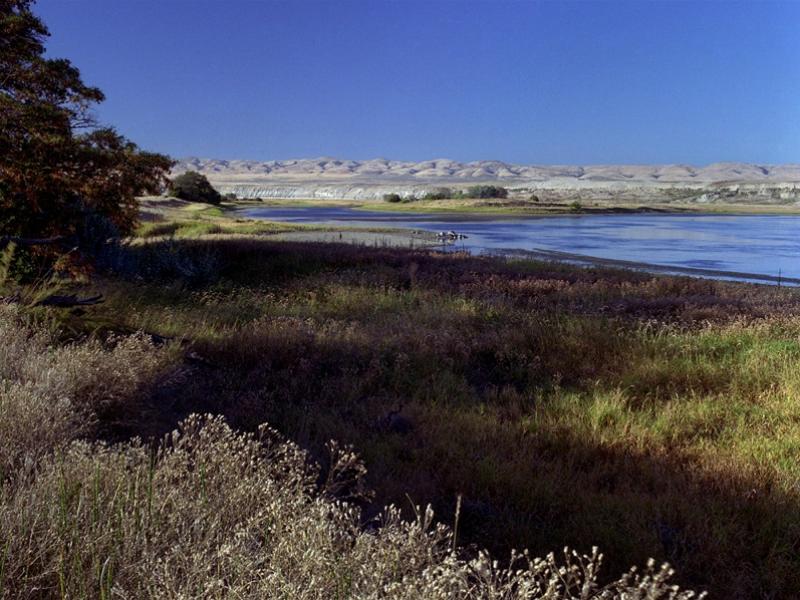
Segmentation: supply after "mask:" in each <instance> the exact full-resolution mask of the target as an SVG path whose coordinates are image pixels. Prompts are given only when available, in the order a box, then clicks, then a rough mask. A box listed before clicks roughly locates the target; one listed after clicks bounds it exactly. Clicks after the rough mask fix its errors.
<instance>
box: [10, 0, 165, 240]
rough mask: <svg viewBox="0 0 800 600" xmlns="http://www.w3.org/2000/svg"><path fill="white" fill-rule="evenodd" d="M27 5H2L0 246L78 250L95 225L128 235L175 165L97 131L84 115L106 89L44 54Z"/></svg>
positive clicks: (22, 1)
mask: <svg viewBox="0 0 800 600" xmlns="http://www.w3.org/2000/svg"><path fill="white" fill-rule="evenodd" d="M32 4H33V0H0V242H1V241H2V238H5V239H6V240H8V239H11V238H15V239H22V240H25V239H31V238H36V239H56V240H58V239H63V240H65V241H67V242H68V243H69V244H70V246H75V245H77V246H79V247H80V246H81V244H82V237H83V236H84V235H85V234H86V231H87V222H90V221H91V222H94V223H96V222H97V220H98V219H99V220H102V221H104V222H105V223H106V224H107V225H108V227H107V228H106V230H107V231H109V230H112V229H113V230H115V231H116V232H118V233H119V234H127V233H129V232H131V231H132V229H133V227H134V226H135V224H136V221H137V217H138V206H137V204H136V196H137V195H140V194H142V193H155V192H158V191H160V190H161V189H163V185H164V183H165V182H166V175H167V173H168V171H169V169H170V167H171V166H172V161H171V160H170V159H169V158H168V157H166V156H164V155H161V154H155V153H150V152H144V151H142V150H140V149H139V148H138V147H137V146H136V144H134V143H133V142H131V141H129V140H127V139H126V138H124V137H123V136H121V135H119V134H118V133H117V132H116V131H115V130H114V129H113V128H111V127H101V126H99V125H98V123H97V121H96V120H95V118H94V117H93V115H92V112H91V109H92V108H93V106H94V105H95V104H97V103H99V102H102V101H103V99H104V96H103V93H102V92H101V91H100V90H99V89H98V88H96V87H90V86H87V85H86V84H85V83H84V82H83V80H82V79H81V75H80V72H79V71H78V69H77V68H76V67H74V66H73V65H72V64H71V63H70V61H69V60H66V59H51V58H45V57H44V52H45V48H44V41H45V39H46V38H47V37H48V36H49V31H48V30H47V27H46V26H45V25H44V23H42V21H41V20H40V19H39V18H38V17H37V16H36V15H34V14H33V13H32V12H31V6H32ZM0 245H2V244H0ZM50 248H52V247H50ZM36 251H37V252H39V253H40V254H48V253H52V252H53V250H52V249H48V248H47V247H43V246H37V250H36Z"/></svg>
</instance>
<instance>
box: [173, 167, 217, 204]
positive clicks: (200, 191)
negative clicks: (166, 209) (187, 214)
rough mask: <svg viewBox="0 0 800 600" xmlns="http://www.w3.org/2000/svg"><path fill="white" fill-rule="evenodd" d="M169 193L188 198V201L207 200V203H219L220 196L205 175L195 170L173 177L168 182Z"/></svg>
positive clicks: (184, 198)
mask: <svg viewBox="0 0 800 600" xmlns="http://www.w3.org/2000/svg"><path fill="white" fill-rule="evenodd" d="M169 194H170V195H171V196H175V197H176V198H180V199H181V200H189V201H190V202H207V203H208V204H219V203H220V202H222V196H220V194H219V192H218V191H217V190H215V189H214V188H213V187H211V184H210V183H209V182H208V179H206V176H205V175H201V174H200V173H198V172H197V171H186V173H182V174H180V175H178V176H177V177H175V178H173V179H172V181H171V182H170V184H169Z"/></svg>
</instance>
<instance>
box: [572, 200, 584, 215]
mask: <svg viewBox="0 0 800 600" xmlns="http://www.w3.org/2000/svg"><path fill="white" fill-rule="evenodd" d="M569 210H570V211H571V212H581V211H582V210H583V204H581V203H580V202H579V201H578V200H573V201H572V202H570V204H569Z"/></svg>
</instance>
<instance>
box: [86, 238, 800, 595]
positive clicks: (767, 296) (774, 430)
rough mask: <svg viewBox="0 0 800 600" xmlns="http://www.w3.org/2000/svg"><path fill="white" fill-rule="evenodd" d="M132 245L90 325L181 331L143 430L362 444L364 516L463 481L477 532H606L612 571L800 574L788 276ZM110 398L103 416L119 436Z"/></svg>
mask: <svg viewBox="0 0 800 600" xmlns="http://www.w3.org/2000/svg"><path fill="white" fill-rule="evenodd" d="M131 252H133V253H139V254H138V256H135V257H134V258H132V259H131V264H132V265H134V267H133V268H131V269H129V270H128V271H127V272H123V273H122V275H123V276H124V277H125V278H126V279H125V280H121V279H119V278H115V279H109V280H106V281H105V282H97V283H96V284H95V285H94V289H96V290H97V291H103V292H104V293H105V294H106V296H107V297H108V302H107V304H106V305H105V306H102V307H100V308H98V309H96V310H95V311H93V312H92V313H91V314H89V315H86V316H85V317H83V318H82V321H83V323H84V325H83V326H84V328H85V329H86V330H92V329H94V328H97V329H98V330H100V331H104V332H108V331H109V330H111V331H113V330H115V329H117V330H120V331H132V330H140V329H143V330H146V331H149V332H152V333H158V334H160V335H164V336H174V337H175V338H176V342H175V343H174V344H172V346H171V347H174V348H173V349H169V348H168V349H167V351H166V352H167V354H169V352H173V354H172V355H170V356H171V358H170V359H169V360H171V361H173V363H172V367H173V368H172V369H168V370H167V371H166V372H168V373H169V377H165V376H164V375H163V374H162V375H159V376H158V377H159V378H160V379H159V380H160V382H161V385H159V386H158V387H156V388H153V387H152V386H148V385H144V384H143V385H140V386H139V388H138V389H139V390H141V393H138V394H137V395H136V400H135V404H134V405H135V406H136V407H137V409H136V413H137V414H138V419H131V418H126V419H125V421H126V423H127V429H125V432H124V433H136V432H138V433H140V434H143V435H151V434H154V433H166V432H168V431H170V430H171V429H173V428H174V427H175V425H176V423H177V422H178V421H179V420H180V419H181V418H185V417H186V416H187V415H189V414H190V413H193V412H213V413H221V414H224V415H225V416H226V418H227V420H228V422H229V423H231V425H232V426H234V427H235V428H236V430H240V431H253V432H255V431H257V430H258V427H259V426H260V424H261V423H263V422H265V421H267V422H270V423H271V424H272V425H273V426H275V427H276V428H277V429H279V430H280V431H281V432H282V433H283V434H285V435H287V436H288V437H289V438H290V439H291V440H293V442H294V443H297V444H299V445H300V446H301V447H302V448H304V449H306V450H307V451H309V452H310V453H311V456H313V458H314V460H316V461H318V462H320V463H322V464H323V472H328V470H329V469H330V460H329V459H328V455H327V452H326V450H325V445H326V443H327V441H328V440H330V439H338V440H341V441H342V442H344V443H348V444H352V445H353V446H354V447H355V448H356V451H357V452H358V453H359V454H360V455H361V456H362V457H363V458H364V461H365V464H366V466H367V467H368V470H369V472H368V475H367V481H368V483H369V485H370V487H371V488H372V489H374V490H375V499H374V500H373V501H371V502H369V501H366V500H364V499H363V498H362V497H361V496H360V495H359V498H362V499H361V500H360V501H359V503H358V505H359V506H361V507H362V508H363V515H362V516H363V519H364V520H367V521H368V520H369V519H372V518H374V517H376V516H377V515H379V514H380V511H381V507H383V506H384V505H386V504H392V503H394V504H397V505H398V506H403V507H404V508H403V512H404V516H405V517H406V518H410V519H412V521H413V520H414V519H416V518H417V516H416V515H415V514H414V512H413V510H411V509H410V508H405V507H407V506H408V505H409V503H408V501H407V499H406V494H409V495H410V496H411V497H412V498H413V499H414V501H416V502H421V503H423V504H424V503H427V502H431V503H432V504H433V506H434V508H435V510H436V513H437V515H439V516H440V517H441V518H442V519H443V520H444V521H445V522H447V523H453V522H454V520H455V515H454V507H455V506H456V498H457V497H458V496H459V495H462V497H463V503H462V508H461V511H460V515H459V542H460V543H463V544H466V545H467V547H468V548H469V547H470V545H474V546H475V547H486V546H488V547H490V549H491V550H492V552H493V553H494V555H495V556H500V557H506V556H508V552H509V550H510V548H512V547H517V548H522V547H527V548H530V550H531V552H532V553H534V554H536V555H546V554H547V553H548V552H549V551H551V550H552V549H554V548H560V547H562V546H564V545H569V546H571V547H576V548H579V549H581V550H583V551H584V552H586V553H591V550H590V549H591V546H592V545H594V544H597V545H598V546H600V547H602V548H603V549H604V550H605V551H606V553H607V555H608V565H607V568H606V569H604V572H605V573H606V574H607V575H608V574H610V573H618V572H621V571H624V570H625V569H626V568H627V566H628V565H630V564H642V563H644V562H645V561H646V560H647V559H648V557H650V556H653V557H655V558H656V560H657V561H658V562H661V561H669V562H670V563H672V564H673V565H675V566H676V568H677V571H678V581H679V582H681V583H682V584H684V585H687V586H690V587H695V588H698V589H703V588H708V589H710V590H712V591H713V592H714V593H715V594H716V595H718V596H720V597H725V598H748V597H761V596H763V597H774V598H779V597H791V595H792V593H793V590H796V589H798V587H800V580H798V575H797V574H798V572H800V561H798V559H797V557H796V552H795V548H796V545H797V540H798V539H800V538H798V533H799V532H798V530H797V525H796V524H797V523H798V522H800V498H798V491H797V488H796V482H797V481H798V477H800V469H798V467H797V465H798V462H797V456H798V454H797V453H798V448H800V425H798V422H797V419H796V416H795V414H796V409H797V406H798V401H800V376H798V375H797V373H798V372H799V371H798V370H797V368H796V367H797V361H798V358H800V318H798V316H799V315H800V297H798V294H797V293H795V292H794V291H793V290H788V289H781V290H778V289H775V288H763V287H759V286H750V285H742V284H728V283H722V282H709V281H700V280H691V279H686V278H670V277H652V276H649V275H644V274H634V273H626V272H621V271H603V270H582V269H574V268H569V267H561V266H554V265H544V264H536V263H524V262H503V261H497V260H488V259H478V258H473V257H466V256H458V255H449V256H441V255H435V254H427V253H423V252H404V251H395V250H386V249H364V248H350V247H342V246H332V245H315V244H281V243H270V242H269V241H264V240H230V239H220V240H217V241H203V242H193V241H184V242H180V243H178V242H175V241H171V242H152V243H149V244H145V245H142V246H137V247H134V248H132V249H131ZM159 254H161V256H160V257H159ZM198 264H200V268H199V269H198V267H197V265H198ZM137 265H147V270H146V280H147V281H146V282H143V281H141V280H139V279H137V276H136V270H137V268H138V267H137ZM198 271H202V272H203V277H201V278H198V277H195V276H194V275H193V273H196V272H198ZM182 273H183V275H182ZM187 273H188V275H186V274H187ZM91 337H92V336H90V338H91ZM179 340H180V341H182V343H183V344H184V347H183V354H184V357H185V358H184V359H183V360H182V361H181V360H179V358H178V357H177V355H176V353H177V347H178V346H179V344H178V341H179ZM90 343H98V344H99V342H90ZM75 348H77V346H75ZM103 351H104V352H108V351H109V350H106V349H104V350H103ZM133 362H136V361H135V360H134V361H133ZM176 373H177V375H176ZM126 394H127V392H126ZM123 396H125V394H122V395H121V396H120V399H121V398H122V397H123ZM116 404H119V402H116ZM122 404H125V402H124V401H123V402H122ZM398 409H399V410H400V412H399V415H400V417H402V418H403V419H404V421H403V422H405V423H407V424H408V425H409V426H408V427H405V426H403V427H399V428H397V427H395V426H394V425H393V423H394V421H392V418H394V417H392V416H391V415H392V414H393V411H396V410H398ZM115 414H116V411H112V412H109V413H106V414H105V415H104V416H101V417H96V418H97V419H98V427H97V428H96V430H95V431H96V432H97V431H99V432H100V433H101V435H104V436H105V437H111V438H112V439H119V438H120V437H122V435H123V431H122V428H120V427H116V428H115V427H107V426H106V425H105V423H106V421H107V420H108V419H113V417H114V415H115ZM131 416H132V415H131ZM109 432H110V433H109ZM126 448H127V447H125V448H120V449H114V450H113V451H112V450H104V451H103V452H107V453H111V454H112V455H114V456H117V454H115V453H117V452H122V453H123V454H125V453H127V452H130V451H132V450H128V449H126ZM86 452H89V450H86ZM92 452H94V450H93V451H92ZM137 452H138V450H137ZM120 460H121V459H120ZM209 460H210V459H209ZM115 485H116V484H115ZM120 485H121V484H120ZM176 485H178V484H176ZM181 485H182V484H181ZM123 487H124V486H123ZM121 489H123V488H121ZM181 489H183V488H181ZM187 494H188V496H187V497H189V498H193V496H192V495H191V493H189V492H187ZM309 494H310V495H311V497H314V498H317V497H318V495H316V494H317V493H316V492H309ZM345 495H346V494H345ZM350 510H355V509H354V508H352V507H351V508H350ZM356 529H358V528H356ZM358 530H359V531H360V529H358ZM204 535H205V534H204ZM304 535H309V536H310V535H312V534H310V533H309V534H304ZM353 535H362V534H361V533H358V534H356V533H354V534H353ZM312 537H313V536H312ZM444 545H445V546H447V543H445V544H444ZM323 546H324V545H323ZM387 551H388V550H387ZM332 552H333V551H332ZM343 552H344V550H342V549H341V548H338V547H337V549H336V551H335V552H334V555H337V553H338V554H342V553H343ZM99 555H102V552H100V553H99ZM438 556H442V555H438ZM470 556H472V557H474V556H477V553H476V552H475V551H473V550H469V551H468V553H467V555H464V556H462V558H461V560H464V561H467V562H462V563H458V564H460V565H461V566H460V567H458V568H459V569H463V568H466V567H464V565H465V564H468V558H469V557H470ZM87 560H88V559H87ZM97 560H98V561H99V562H100V564H102V563H103V562H104V561H105V558H102V559H100V558H98V559H97ZM187 560H188V559H187ZM198 560H199V559H198ZM208 560H209V563H208V564H212V563H213V564H217V563H215V562H214V560H216V559H208ZM248 560H249V559H248ZM254 560H255V559H254ZM342 560H343V561H345V564H347V563H346V561H347V559H346V558H344V557H343V558H342ZM415 560H416V559H415ZM420 560H421V559H420ZM441 560H442V564H444V563H446V562H447V561H449V560H451V559H450V558H441ZM453 560H454V559H453ZM80 562H81V564H83V562H85V561H84V560H83V559H81V561H80ZM89 562H91V561H89ZM198 564H200V563H199V562H198ZM426 564H427V563H426ZM438 564H439V563H437V565H438ZM192 568H194V567H192ZM248 568H249V567H248ZM186 569H187V570H189V571H191V568H189V567H186ZM436 569H439V567H438V566H437V567H436ZM323 571H324V569H323ZM459 572H460V571H459ZM226 573H229V572H228V571H226ZM474 576H475V575H474V573H473V575H470V576H469V577H474ZM225 577H226V579H225V581H234V580H236V577H234V575H226V576H225ZM318 577H322V575H319V576H318ZM448 577H449V576H448ZM458 577H461V575H459V576H458ZM458 577H456V576H454V578H455V579H458ZM120 581H121V580H120ZM315 581H316V580H315ZM320 581H321V580H320ZM392 581H394V580H392ZM415 581H417V580H412V579H408V580H406V581H404V583H403V584H402V585H403V586H405V587H404V589H406V590H412V591H414V590H416V588H415V587H414V586H415V585H417V583H415ZM419 581H422V580H419ZM462 581H469V582H472V581H473V579H470V578H467V579H466V580H462ZM601 581H603V582H607V580H606V579H603V577H602V576H601ZM295 584H296V581H295V583H293V584H292V585H295ZM120 585H122V584H121V583H120ZM126 585H127V584H126ZM176 585H177V584H176ZM382 585H388V584H386V582H385V581H384V583H383V584H382ZM420 585H421V584H420ZM437 585H438V584H437ZM459 585H460V584H459ZM131 589H133V588H131ZM176 589H178V588H176ZM231 589H234V588H231ZM253 589H259V590H261V589H263V588H257V587H256V588H253ZM324 589H326V590H328V592H327V593H328V596H329V597H330V596H335V593H332V592H330V588H324ZM347 589H351V590H352V589H355V588H347ZM365 589H367V588H365ZM369 589H372V588H369ZM376 589H377V588H376ZM177 593H178V592H176V594H177ZM220 593H222V592H220ZM397 593H400V592H399V591H398V592H397ZM408 593H409V594H411V597H414V596H413V594H412V592H411V591H409V592H408ZM421 593H422V592H419V594H421ZM209 594H211V592H209ZM241 594H242V595H246V592H242V593H241ZM187 595H191V594H188V593H187ZM353 595H355V596H359V597H360V596H367V597H368V596H369V593H367V592H364V593H363V594H361V592H359V593H355V592H351V593H350V596H353ZM374 595H378V593H377V592H376V593H375V594H374ZM422 595H423V596H424V594H422ZM455 595H457V594H455ZM476 595H477V597H487V595H488V592H487V593H486V594H483V596H481V595H480V594H478V593H477V592H476ZM340 596H342V597H347V596H348V594H347V593H344V592H343V593H342V594H340ZM130 597H136V596H135V594H134V595H132V596H130ZM417 597H419V595H418V596H417ZM434 597H435V596H434ZM488 597H492V596H490V595H488ZM510 597H513V595H511V596H510ZM577 597H580V596H577ZM633 597H635V596H633Z"/></svg>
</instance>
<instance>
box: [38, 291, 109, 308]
mask: <svg viewBox="0 0 800 600" xmlns="http://www.w3.org/2000/svg"><path fill="white" fill-rule="evenodd" d="M103 301H104V300H103V294H98V295H97V296H92V297H90V298H78V297H77V296H76V295H74V294H72V295H69V296H59V295H56V294H53V295H52V296H47V298H44V299H43V300H39V301H38V302H37V303H36V304H34V306H55V307H58V308H73V307H75V306H92V305H94V304H100V303H101V302H103Z"/></svg>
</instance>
